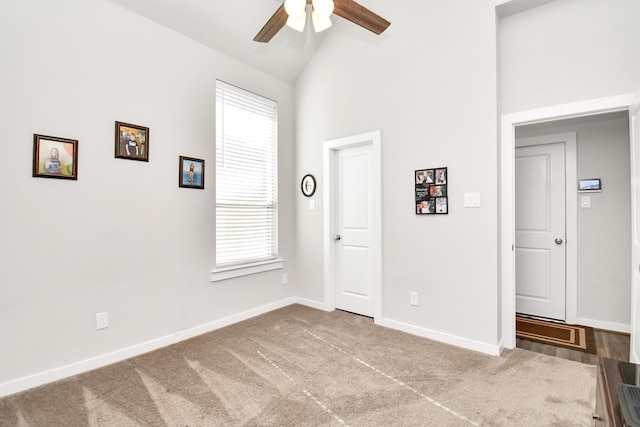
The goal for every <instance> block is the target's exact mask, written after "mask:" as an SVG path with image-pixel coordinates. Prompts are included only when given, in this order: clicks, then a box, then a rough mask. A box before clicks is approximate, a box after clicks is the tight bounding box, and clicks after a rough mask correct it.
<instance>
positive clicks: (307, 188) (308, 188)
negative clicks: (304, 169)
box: [300, 174, 316, 197]
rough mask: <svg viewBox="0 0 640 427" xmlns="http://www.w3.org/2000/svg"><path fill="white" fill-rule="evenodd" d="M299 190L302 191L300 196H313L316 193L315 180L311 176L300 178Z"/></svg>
mask: <svg viewBox="0 0 640 427" xmlns="http://www.w3.org/2000/svg"><path fill="white" fill-rule="evenodd" d="M300 188H301V189H302V194H304V195H305V196H307V197H311V196H313V193H315V192H316V179H315V178H314V177H313V175H311V174H307V175H305V176H304V177H303V178H302V182H301V183H300Z"/></svg>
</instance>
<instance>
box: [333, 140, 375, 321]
mask: <svg viewBox="0 0 640 427" xmlns="http://www.w3.org/2000/svg"><path fill="white" fill-rule="evenodd" d="M380 144H381V138H380V131H374V132H369V133H365V134H360V135H354V136H350V137H345V138H339V139H334V140H330V141H325V142H324V145H323V151H324V189H325V192H324V199H323V201H324V218H325V221H324V234H325V237H324V248H325V251H324V252H325V257H324V260H325V261H324V294H325V309H327V310H333V309H336V308H338V309H341V310H345V311H349V312H352V313H356V314H362V315H365V316H369V317H373V318H374V320H375V319H376V318H380V316H381V312H382V309H381V304H382V301H381V295H382V271H381V265H382V232H381V230H382V221H381V218H382V214H381V213H382V202H381V155H380Z"/></svg>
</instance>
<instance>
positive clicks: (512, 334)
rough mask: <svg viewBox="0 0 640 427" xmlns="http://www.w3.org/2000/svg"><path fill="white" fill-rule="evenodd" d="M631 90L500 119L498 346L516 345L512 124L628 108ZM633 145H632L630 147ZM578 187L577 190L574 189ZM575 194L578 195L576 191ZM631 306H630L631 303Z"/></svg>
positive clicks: (513, 140) (505, 115)
mask: <svg viewBox="0 0 640 427" xmlns="http://www.w3.org/2000/svg"><path fill="white" fill-rule="evenodd" d="M633 99H634V94H625V95H618V96H612V97H608V98H599V99H594V100H587V101H582V102H576V103H571V104H563V105H557V106H551V107H546V108H540V109H536V110H529V111H523V112H519V113H511V114H504V115H502V117H501V120H500V149H499V155H500V170H501V174H500V211H499V212H500V249H499V251H500V252H499V259H500V267H499V268H500V288H501V289H500V295H499V297H500V300H501V312H500V316H501V322H500V325H501V329H502V331H501V334H500V336H501V337H502V339H501V341H500V343H499V345H500V348H501V349H502V348H515V345H516V322H515V308H516V301H515V251H514V247H515V193H514V189H515V185H514V178H515V175H514V172H515V128H516V126H522V125H527V124H533V123H541V122H550V121H556V120H561V119H568V118H573V117H582V116H590V115H595V114H603V113H612V112H615V111H626V110H629V108H630V106H631V104H632V102H633ZM632 149H633V147H632ZM576 191H577V190H576ZM576 197H577V195H576ZM632 310H633V307H632Z"/></svg>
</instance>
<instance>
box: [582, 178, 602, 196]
mask: <svg viewBox="0 0 640 427" xmlns="http://www.w3.org/2000/svg"><path fill="white" fill-rule="evenodd" d="M598 191H602V183H601V182H600V178H592V179H581V180H580V184H579V185H578V192H579V193H588V192H598Z"/></svg>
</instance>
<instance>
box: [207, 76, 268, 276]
mask: <svg viewBox="0 0 640 427" xmlns="http://www.w3.org/2000/svg"><path fill="white" fill-rule="evenodd" d="M277 123H278V105H277V103H276V102H274V101H272V100H269V99H266V98H263V97H261V96H258V95H255V94H253V93H250V92H247V91H245V90H242V89H239V88H237V87H234V86H231V85H229V84H226V83H223V82H221V81H217V82H216V268H217V269H218V268H224V267H229V266H239V265H246V264H255V263H260V262H264V261H268V260H274V259H275V258H276V256H277V248H278V242H277V203H276V202H277V200H276V198H277V191H276V189H277V180H276V176H277V173H276V172H277V171H276V170H277V161H276V159H277Z"/></svg>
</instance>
